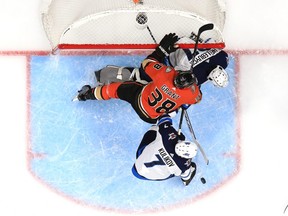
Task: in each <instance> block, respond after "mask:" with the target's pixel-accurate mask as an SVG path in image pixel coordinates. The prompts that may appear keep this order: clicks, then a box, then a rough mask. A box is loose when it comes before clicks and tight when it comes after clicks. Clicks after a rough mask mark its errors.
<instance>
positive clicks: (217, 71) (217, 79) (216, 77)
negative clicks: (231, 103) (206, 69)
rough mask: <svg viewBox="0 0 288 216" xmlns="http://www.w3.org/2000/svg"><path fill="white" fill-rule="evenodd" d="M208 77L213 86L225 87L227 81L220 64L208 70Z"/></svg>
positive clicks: (226, 75) (227, 78)
mask: <svg viewBox="0 0 288 216" xmlns="http://www.w3.org/2000/svg"><path fill="white" fill-rule="evenodd" d="M208 79H209V80H211V81H212V83H213V85H214V86H216V87H220V88H223V87H226V86H227V85H228V82H229V77H228V74H227V72H226V71H225V70H224V69H223V68H222V67H221V66H220V65H217V67H216V68H214V69H213V70H212V71H211V72H210V74H209V75H208Z"/></svg>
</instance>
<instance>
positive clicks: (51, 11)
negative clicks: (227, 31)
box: [41, 0, 225, 50]
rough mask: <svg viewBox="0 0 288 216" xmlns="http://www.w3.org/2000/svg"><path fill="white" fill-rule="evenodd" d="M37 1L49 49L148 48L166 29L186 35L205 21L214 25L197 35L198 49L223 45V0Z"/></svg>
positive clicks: (196, 30) (156, 41) (221, 46)
mask: <svg viewBox="0 0 288 216" xmlns="http://www.w3.org/2000/svg"><path fill="white" fill-rule="evenodd" d="M41 6H42V7H41V15H42V23H43V27H44V30H45V32H46V35H47V37H48V40H49V41H50V44H51V46H52V49H53V50H55V49H64V50H66V49H82V50H83V49H152V48H155V47H156V43H159V41H160V40H161V39H162V38H163V36H164V35H165V34H167V33H170V32H172V33H173V32H175V33H176V34H177V35H178V36H179V37H182V36H190V35H191V32H194V33H195V34H197V32H198V29H199V28H200V27H201V26H202V25H204V24H207V23H213V24H214V29H213V30H209V31H207V32H204V33H203V34H202V35H201V38H202V39H203V41H206V43H200V44H199V48H201V47H202V48H212V47H214V48H223V47H224V46H225V43H224V40H223V37H222V31H223V28H224V23H225V2H224V0H43V1H42V5H41ZM209 38H212V40H209V41H208V39H209ZM207 41H208V42H207ZM180 46H182V47H185V46H186V47H187V48H188V47H193V46H194V44H193V43H191V44H181V45H180Z"/></svg>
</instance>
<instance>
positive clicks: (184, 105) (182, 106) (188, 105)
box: [181, 104, 191, 110]
mask: <svg viewBox="0 0 288 216" xmlns="http://www.w3.org/2000/svg"><path fill="white" fill-rule="evenodd" d="M190 106H191V104H182V105H181V108H182V109H183V110H187V109H188V108H189V107H190Z"/></svg>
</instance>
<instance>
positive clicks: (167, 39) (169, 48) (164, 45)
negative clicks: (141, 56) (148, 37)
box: [141, 33, 178, 69]
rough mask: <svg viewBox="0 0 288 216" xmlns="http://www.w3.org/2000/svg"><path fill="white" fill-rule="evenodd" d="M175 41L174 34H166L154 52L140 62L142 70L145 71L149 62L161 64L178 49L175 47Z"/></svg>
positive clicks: (175, 36) (176, 37) (176, 38)
mask: <svg viewBox="0 0 288 216" xmlns="http://www.w3.org/2000/svg"><path fill="white" fill-rule="evenodd" d="M177 41H178V36H177V35H176V34H175V33H170V34H166V35H165V36H164V37H163V39H162V40H161V41H160V44H159V46H157V48H156V49H155V50H154V52H153V53H151V54H150V55H148V56H147V58H146V59H145V60H144V61H143V62H142V65H141V66H142V68H143V69H145V67H146V66H147V65H148V64H149V63H150V62H160V63H163V62H164V59H165V57H166V56H169V54H170V53H172V52H174V51H175V50H176V49H178V45H175V43H176V42H177Z"/></svg>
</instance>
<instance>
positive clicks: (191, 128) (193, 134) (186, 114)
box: [181, 110, 209, 165]
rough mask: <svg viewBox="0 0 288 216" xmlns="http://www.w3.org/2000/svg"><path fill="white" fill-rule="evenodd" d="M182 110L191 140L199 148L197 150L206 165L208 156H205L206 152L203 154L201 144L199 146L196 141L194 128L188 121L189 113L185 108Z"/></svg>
mask: <svg viewBox="0 0 288 216" xmlns="http://www.w3.org/2000/svg"><path fill="white" fill-rule="evenodd" d="M183 112H184V115H185V120H186V123H187V125H188V128H189V130H190V133H191V135H192V138H193V141H194V142H195V144H196V145H197V147H198V148H199V150H200V152H201V154H202V156H203V158H204V160H205V162H206V164H207V165H208V164H209V160H208V158H207V156H206V154H205V152H204V150H203V148H202V146H201V145H200V143H199V142H198V141H197V138H196V136H195V133H194V130H193V127H192V123H191V121H190V118H189V115H188V113H187V110H184V111H183ZM181 114H182V113H181Z"/></svg>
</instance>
